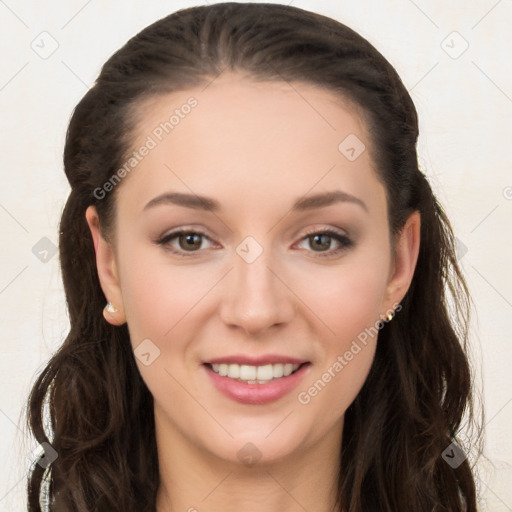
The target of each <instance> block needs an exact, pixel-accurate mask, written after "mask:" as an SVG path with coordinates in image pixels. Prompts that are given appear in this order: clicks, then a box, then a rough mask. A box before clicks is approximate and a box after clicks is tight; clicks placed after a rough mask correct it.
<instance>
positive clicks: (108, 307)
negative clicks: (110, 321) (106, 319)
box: [105, 302, 117, 313]
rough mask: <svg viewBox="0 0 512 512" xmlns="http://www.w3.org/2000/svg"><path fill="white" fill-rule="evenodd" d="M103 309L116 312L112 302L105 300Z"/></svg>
mask: <svg viewBox="0 0 512 512" xmlns="http://www.w3.org/2000/svg"><path fill="white" fill-rule="evenodd" d="M105 309H106V310H107V311H108V312H109V313H117V309H116V308H115V306H114V304H112V302H107V305H106V306H105Z"/></svg>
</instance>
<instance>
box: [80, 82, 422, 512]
mask: <svg viewBox="0 0 512 512" xmlns="http://www.w3.org/2000/svg"><path fill="white" fill-rule="evenodd" d="M299 93H300V94H299ZM190 96H194V97H195V98H196V99H197V100H198V106H197V107H196V108H195V109H194V110H193V111H192V112H191V113H190V114H189V115H188V116H186V117H185V118H184V119H182V120H181V121H180V124H179V125H178V126H176V127H175V129H174V130H173V131H172V133H170V134H169V135H167V136H166V137H164V138H163V140H162V141H161V142H160V143H159V144H158V146H157V147H156V148H155V149H153V150H152V151H151V152H150V153H149V154H148V155H147V156H146V157H145V158H144V159H143V160H142V161H141V162H140V163H139V164H138V166H137V167H136V170H134V171H132V172H131V174H130V175H129V176H127V177H126V178H125V179H124V180H123V182H122V183H121V184H120V185H118V187H119V188H118V190H117V211H116V222H117V225H116V229H115V237H114V240H113V241H111V242H110V243H109V242H107V241H106V240H105V239H104V238H103V237H102V235H101V234H100V231H99V224H98V217H97V214H96V211H95V209H94V207H92V206H91V207H89V208H88V210H87V213H86V218H87V222H88V224H89V227H90V230H91V234H92V236H93V240H94V245H95V248H96V258H97V268H98V274H99V278H100V282H101V286H102V289H103V292H104V294H105V297H106V298H107V300H110V301H111V302H112V303H113V304H114V305H115V307H116V309H117V311H116V312H114V313H109V312H108V311H106V310H105V313H104V314H105V319H106V320H107V321H108V322H110V323H111V324H113V325H120V324H123V323H124V322H127V323H128V328H129V332H130V337H131V342H132V345H133V347H134V348H136V347H137V346H138V345H139V344H140V343H141V342H142V341H143V340H144V339H147V338H149V339H150V340H151V341H152V343H153V344H154V345H155V346H157V347H158V349H159V350H160V354H159V356H158V357H157V358H156V359H155V360H154V361H153V362H152V363H151V364H150V365H149V366H145V365H144V364H142V363H141V361H140V360H139V359H136V361H137V365H138V368H139V370H140V373H141V375H142V377H143V379H144V381H145V382H146V384H147V386H148V388H149V389H150V391H151V393H152V395H153V397H154V401H155V421H156V436H157V444H158V455H159V464H160V473H161V482H160V489H159V493H158V504H157V511H158V512H169V511H171V510H172V511H176V510H178V511H182V510H183V511H187V510H188V511H189V512H193V511H194V510H197V511H200V512H202V511H209V512H216V511H219V512H220V511H222V512H231V511H233V512H234V511H239V510H244V511H245V512H252V511H258V512H260V511H261V510H266V511H268V512H278V511H279V512H292V511H293V512H295V511H299V510H300V511H303V510H304V509H306V510H315V511H317V512H327V511H332V510H333V506H334V496H335V491H334V489H335V486H336V475H337V472H338V471H340V470H342V468H340V458H339V453H340V444H341V433H342V430H343V419H344V413H345V411H346V409H347V408H348V406H349V405H350V404H351V402H352V401H353V400H354V398H355V397H356V395H357V393H358V392H359V390H360V389H361V387H362V385H363V383H364V381H365V379H366V377H367V374H368V372H369V369H370V366H371V363H372V360H373V356H374V352H375V346H376V343H377V336H376V335H374V336H373V337H370V338H368V341H367V344H366V345H365V346H364V347H363V348H362V350H361V351H360V352H359V353H358V354H357V355H355V356H354V357H353V359H352V360H351V361H350V362H348V364H347V365H346V366H344V368H343V370H342V371H340V372H338V373H336V374H335V375H336V376H335V377H333V378H332V379H331V381H330V382H329V383H328V384H327V385H326V386H325V387H324V388H323V389H322V390H321V391H320V392H319V393H318V394H317V395H316V396H315V397H314V398H312V399H311V401H310V402H309V403H307V404H302V403H300V402H299V401H298V394H299V392H301V391H305V390H307V389H308V388H309V387H310V386H311V385H312V384H313V383H314V382H315V381H317V380H318V379H320V378H321V377H322V374H323V373H324V372H325V371H326V370H327V369H328V368H329V367H331V368H332V366H333V363H334V362H335V361H336V360H337V357H338V356H339V355H343V354H344V353H345V352H346V351H347V350H349V349H350V346H351V343H352V342H353V340H355V339H356V337H357V336H358V334H359V333H361V332H362V331H364V329H365V328H368V327H370V326H374V325H375V323H376V322H377V321H378V320H379V319H382V318H384V317H385V315H386V314H387V313H388V312H389V311H392V310H393V309H395V308H396V305H397V304H398V303H399V302H400V301H401V300H402V298H403V297H404V295H405V293H406V292H407V289H408V288H409V286H410V283H411V280H412V276H413V273H414V268H415V265H416V261H417V257H418V250H419V241H420V240H419V239H420V237H419V232H420V231H419V230H420V216H419V213H418V212H414V213H413V214H412V215H411V216H410V217H409V218H408V220H407V223H406V225H405V227H404V229H403V230H402V232H401V233H400V235H399V237H398V238H397V239H396V245H395V246H394V247H393V246H392V243H391V242H392V241H391V239H390V235H389V224H388V219H387V206H386V196H385V189H384V187H383V185H382V184H381V182H380V181H379V179H378V177H377V174H376V172H375V170H374V165H373V162H372V160H371V156H370V151H369V148H370V140H369V138H368V136H367V134H366V129H365V127H364V125H363V122H362V120H361V117H360V116H358V115H357V109H354V108H352V107H350V105H349V104H348V103H347V102H346V101H344V99H343V98H340V97H339V96H338V95H334V94H333V93H332V92H329V91H326V90H323V89H320V88H318V87H315V86H313V85H307V84H299V83H295V84H293V87H291V85H290V84H288V83H285V82H272V83H270V82H260V83H255V82H253V81H251V80H250V79H248V78H244V77H243V76H241V75H238V74H228V73H225V74H223V75H222V76H221V77H219V78H218V79H216V80H215V81H214V82H213V83H211V84H210V85H209V86H208V87H207V88H206V89H204V90H202V89H200V88H197V89H189V90H187V91H181V92H174V93H172V94H168V95H166V96H161V97H159V98H157V99H152V100H151V101H148V102H146V104H145V105H144V108H141V110H140V112H141V118H140V122H139V125H138V127H139V129H138V133H137V136H138V142H137V144H135V147H139V146H140V143H142V142H143V141H144V140H145V139H146V137H147V136H148V134H150V133H151V131H152V130H153V129H154V127H155V126H157V125H158V124H159V123H160V122H162V121H163V120H165V119H167V118H168V114H166V113H168V112H172V111H173V110H174V109H175V108H179V107H180V105H183V104H184V103H185V102H186V101H187V99H188V98H189V97H190ZM306 100H307V101H306ZM349 134H356V135H357V137H358V138H359V139H360V140H361V141H362V142H363V143H364V144H365V146H366V148H367V149H366V150H365V151H363V152H362V154H361V155H360V156H359V157H358V158H357V159H356V160H354V161H349V160H348V159H347V158H346V157H345V156H344V155H343V154H342V153H341V152H340V151H339V150H338V145H339V144H340V142H341V141H342V140H344V139H345V137H346V136H347V135H349ZM331 190H342V191H344V192H346V193H349V194H352V195H353V196H355V197H357V198H359V199H361V200H362V201H364V203H365V204H366V208H367V211H365V209H363V208H362V207H361V206H360V205H358V204H356V203H353V202H338V203H335V204H332V205H330V206H327V207H322V208H317V209H313V210H309V211H301V212H293V213H291V212H290V209H291V205H292V204H293V202H294V201H295V200H296V199H298V198H301V197H303V196H305V195H311V194H316V193H318V192H326V191H331ZM168 191H176V192H184V193H194V194H198V195H205V196H208V197H212V198H214V199H216V200H217V201H219V202H220V204H221V210H220V211H219V212H215V213H212V212H208V211H201V210H196V209H191V208H187V207H183V206H176V205H172V204H165V205H159V206H157V207H154V208H150V209H148V210H147V211H143V209H144V206H145V205H146V204H147V203H148V202H149V201H150V200H151V199H153V198H154V197H156V196H158V195H160V194H162V193H163V192H168ZM179 227H185V228H187V229H190V230H192V229H193V230H194V231H196V232H198V231H199V232H202V233H204V234H205V237H204V238H202V239H200V240H202V245H201V246H200V249H199V251H198V250H197V249H196V252H193V249H190V248H189V247H190V246H189V245H187V241H186V240H183V239H182V240H181V245H180V239H179V238H174V239H173V241H172V242H171V241H169V242H168V243H167V247H168V248H169V247H173V248H174V249H175V250H177V251H180V249H181V252H182V253H186V254H191V256H188V257H180V256H177V255H174V254H173V253H172V252H170V251H169V250H168V249H167V250H166V248H165V246H162V245H158V244H157V243H156V242H155V240H157V239H158V238H159V237H161V236H163V235H165V234H167V233H170V232H171V231H172V230H174V229H175V228H179ZM328 228H333V229H337V230H338V231H340V232H341V233H344V234H346V235H348V236H349V238H350V239H351V240H353V242H354V245H353V246H350V247H347V248H346V249H344V250H342V251H341V252H339V253H338V254H332V253H333V252H334V251H335V250H336V249H337V248H338V247H340V244H339V243H338V242H337V241H336V239H334V238H331V239H329V238H328V239H327V241H326V242H325V246H326V248H322V246H321V243H320V247H319V242H317V243H316V244H315V241H314V240H311V238H309V239H308V237H307V236H306V233H307V231H308V230H314V232H320V233H321V232H322V230H325V229H328ZM247 236H252V237H253V238H254V239H255V240H256V241H257V243H258V244H259V246H260V247H261V248H262V249H263V252H262V254H261V255H260V256H259V257H258V258H257V259H256V260H255V261H253V262H252V263H248V262H247V261H246V260H244V259H243V258H242V257H240V256H239V254H237V252H236V248H237V246H238V245H239V244H240V243H241V242H242V241H243V240H244V239H245V238H246V237H247ZM329 240H330V245H329ZM198 245H199V242H198ZM325 246H323V247H325ZM187 250H188V253H187ZM251 250H253V249H251ZM329 252H330V253H331V254H332V255H330V256H327V257H322V254H325V253H327V254H329ZM397 314H400V313H399V312H398V313H397ZM361 346H362V345H361ZM236 353H246V354H250V355H254V356H258V355H261V354H283V355H287V356H294V357H298V358H301V359H305V360H308V361H310V362H311V366H310V367H309V369H308V372H307V374H306V375H305V377H304V379H303V381H301V383H300V385H299V386H298V388H296V389H294V390H293V391H292V392H290V393H288V394H287V395H286V396H284V397H283V398H281V399H279V400H278V401H276V402H273V403H270V404H266V405H248V404H240V403H237V402H234V401H232V400H231V399H229V398H227V397H225V396H224V395H223V394H221V393H220V392H219V391H218V390H217V389H216V388H215V387H214V386H213V385H212V384H211V382H210V379H209V378H208V376H207V375H206V372H205V370H204V367H203V366H202V363H203V362H204V361H205V360H208V359H211V358H214V357H220V356H226V355H230V354H236ZM249 442H250V443H252V444H253V445H254V446H255V447H256V448H257V450H258V452H259V454H260V456H261V458H260V460H259V461H258V462H257V463H256V464H254V465H252V466H248V465H246V464H244V463H243V462H242V461H241V460H240V459H239V457H238V456H237V453H238V451H239V450H240V449H241V448H242V447H244V445H246V443H249Z"/></svg>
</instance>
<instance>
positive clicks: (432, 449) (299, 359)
mask: <svg viewBox="0 0 512 512" xmlns="http://www.w3.org/2000/svg"><path fill="white" fill-rule="evenodd" d="M417 137H418V119H417V114H416V110H415V108H414V105H413V102H412V100H411V98H410V96H409V94H408V93H407V90H406V89H405V87H404V86H403V84H402V82H401V80H400V78H399V77H398V75H397V73H396V71H395V70H394V69H393V67H392V66H391V65H390V64H389V63H388V62H387V61H386V60H385V59H384V57H383V56H382V55H381V54H380V53H379V52H378V51H377V50H376V49H375V48H374V47H373V46H372V45H370V43H368V42H367V41H366V40H365V39H363V38H362V37H361V36H359V35H358V34H356V33H355V32H354V31H352V30H351V29H349V28H348V27H346V26H344V25H342V24H341V23H339V22H336V21H334V20H331V19H329V18H326V17H323V16H320V15H317V14H314V13H311V12H307V11H304V10H301V9H298V8H293V7H289V6H284V5H271V4H235V3H223V4H216V5H213V6H205V7H197V8H191V9H185V10H182V11H179V12H177V13H175V14H172V15H170V16H168V17H166V18H164V19H162V20H160V21H158V22H156V23H154V24H153V25H151V26H149V27H147V28H146V29H145V30H143V31H142V32H140V33H139V34H138V35H137V36H135V37H134V38H132V39H131V40H130V41H128V43H127V44H126V45H125V46H124V47H123V48H121V49H120V50H119V51H118V52H117V53H116V54H114V55H113V56H112V57H111V58H110V59H109V60H108V61H107V63H106V64H105V65H104V66H103V69H102V71H101V74H100V76H99V77H98V79H97V81H96V84H95V85H94V87H93V88H92V89H91V90H90V91H89V92H88V93H87V94H86V95H85V96H84V98H83V99H82V100H81V101H80V103H79V104H78V105H77V107H76V109H75V111H74V113H73V117H72V119H71V121H70V125H69V129H68V134H67V140H66V147H65V154H64V164H65V171H66V175H67V177H68V180H69V182H70V184H71V187H72V190H71V194H70V196H69V198H68V201H67V203H66V207H65V209H64V212H63V215H62V220H61V232H60V233H61V236H60V255H61V265H62V272H63V279H64V286H65V292H66V296H67V301H68V308H69V315H70V321H71V330H70V333H69V335H68V337H67V339H66V341H65V343H64V344H63V345H62V347H61V349H60V350H59V351H58V352H57V353H56V354H55V355H54V356H53V358H52V359H51V360H50V362H49V363H48V365H47V367H46V369H45V370H44V371H43V373H42V374H41V376H40V377H39V379H38V380H37V382H36V384H35V385H34V388H33V390H32V394H31V397H30V401H29V417H28V421H29V425H30V428H31V430H32V432H33V433H34V435H35V437H36V439H37V440H38V442H40V443H41V444H43V446H45V450H46V454H45V457H46V462H47V464H36V465H35V466H34V469H33V471H32V473H31V475H30V477H29V482H28V499H29V510H30V511H31V512H35V511H39V510H40V508H39V500H40V496H41V495H44V492H45V485H43V487H42V488H41V483H42V482H43V483H44V480H45V478H46V480H47V490H46V492H47V494H48V497H49V501H50V510H52V511H70V510H77V511H81V512H85V511H92V510H94V511H103V510H105V511H107V510H108V511H117V510H119V511H151V512H153V511H155V510H156V511H157V512H169V511H176V510H189V511H194V510H197V511H203V510H204V511H212V512H215V511H220V510H222V511H234V510H237V511H239V510H243V511H253V510H258V511H260V510H265V511H270V512H273V511H280V512H282V511H295V510H309V511H313V510H314V511H315V512H328V511H343V512H356V511H361V512H362V511H365V512H368V511H388V512H391V511H403V510H407V511H425V512H426V511H429V512H431V511H450V512H454V511H468V512H469V511H475V510H476V496H475V484H474V477H473V475H472V471H471V467H470V464H469V462H468V460H467V458H466V456H465V454H464V451H463V450H462V449H461V448H460V447H459V446H458V444H457V434H458V432H459V427H460V425H461V422H462V420H463V417H465V416H464V415H465V414H467V415H468V417H469V418H470V419H471V417H472V416H471V385H470V383H471V374H470V369H469V365H468V361H467V358H466V355H465V346H466V341H467V317H468V312H469V301H470V298H469V295H468V291H467V288H466V284H465V281H464V278H463V276H462V275H461V272H460V270H459V267H458V266H457V261H456V258H455V251H454V236H453V232H452V229H451V226H450V223H449V221H448V219H447V217H446V215H445V213H444V211H443V209H442V207H441V206H440V205H439V203H438V201H437V200H436V199H435V197H434V196H433V194H432V190H431V188H430V186H429V184H428V181H427V180H426V178H425V176H424V174H423V173H422V172H421V171H420V170H419V169H418V164H417V154H416V141H417ZM446 290H448V292H449V296H447V294H446ZM452 299H453V300H454V301H455V305H456V308H455V313H457V314H456V315H449V313H448V301H449V300H452ZM45 399H48V400H49V404H50V409H49V411H50V416H51V426H52V430H51V431H48V430H46V429H45V428H44V427H43V423H42V420H41V411H42V410H43V405H44V402H45ZM50 454H53V456H50ZM45 466H47V474H46V477H45V475H44V473H45Z"/></svg>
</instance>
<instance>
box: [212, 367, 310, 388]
mask: <svg viewBox="0 0 512 512" xmlns="http://www.w3.org/2000/svg"><path fill="white" fill-rule="evenodd" d="M308 364H310V363H309V362H307V363H301V364H292V363H285V364H283V363H276V364H265V365H259V366H252V365H246V364H234V363H230V364H228V363H216V364H215V363H205V365H206V366H208V367H209V368H210V369H211V370H212V371H213V372H215V373H216V374H217V375H220V376H221V377H227V378H229V379H232V380H234V381H238V382H243V383H246V384H268V383H270V382H273V381H276V380H279V379H282V378H285V377H289V376H290V375H292V374H294V373H295V372H297V371H298V370H299V369H300V368H301V367H302V366H304V365H308Z"/></svg>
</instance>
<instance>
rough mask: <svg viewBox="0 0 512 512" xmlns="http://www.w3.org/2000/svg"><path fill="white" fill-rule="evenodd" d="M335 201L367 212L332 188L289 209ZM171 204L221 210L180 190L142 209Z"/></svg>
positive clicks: (209, 200)
mask: <svg viewBox="0 0 512 512" xmlns="http://www.w3.org/2000/svg"><path fill="white" fill-rule="evenodd" d="M335 203H353V204H357V205H359V206H361V208H363V210H365V211H366V212H368V207H367V206H366V204H365V203H364V201H362V200H361V199H359V198H358V197H355V196H353V195H352V194H348V193H347V192H342V191H341V190H333V191H330V192H321V193H319V194H314V195H309V196H305V197H301V198H299V199H297V200H296V201H295V203H294V204H293V206H292V208H291V211H292V212H295V211H307V210H313V209H315V208H323V207H326V206H330V205H332V204H335ZM168 204H173V205H177V206H184V207H186V208H193V209H195V210H206V211H210V212H218V211H220V210H221V206H220V203H219V202H218V201H217V200H215V199H212V198H211V197H206V196H198V195H196V194H184V193H182V192H167V193H165V194H161V195H159V196H157V197H155V198H153V199H151V201H149V203H147V204H146V206H144V209H143V211H146V210H148V209H150V208H154V207H156V206H160V205H168Z"/></svg>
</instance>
